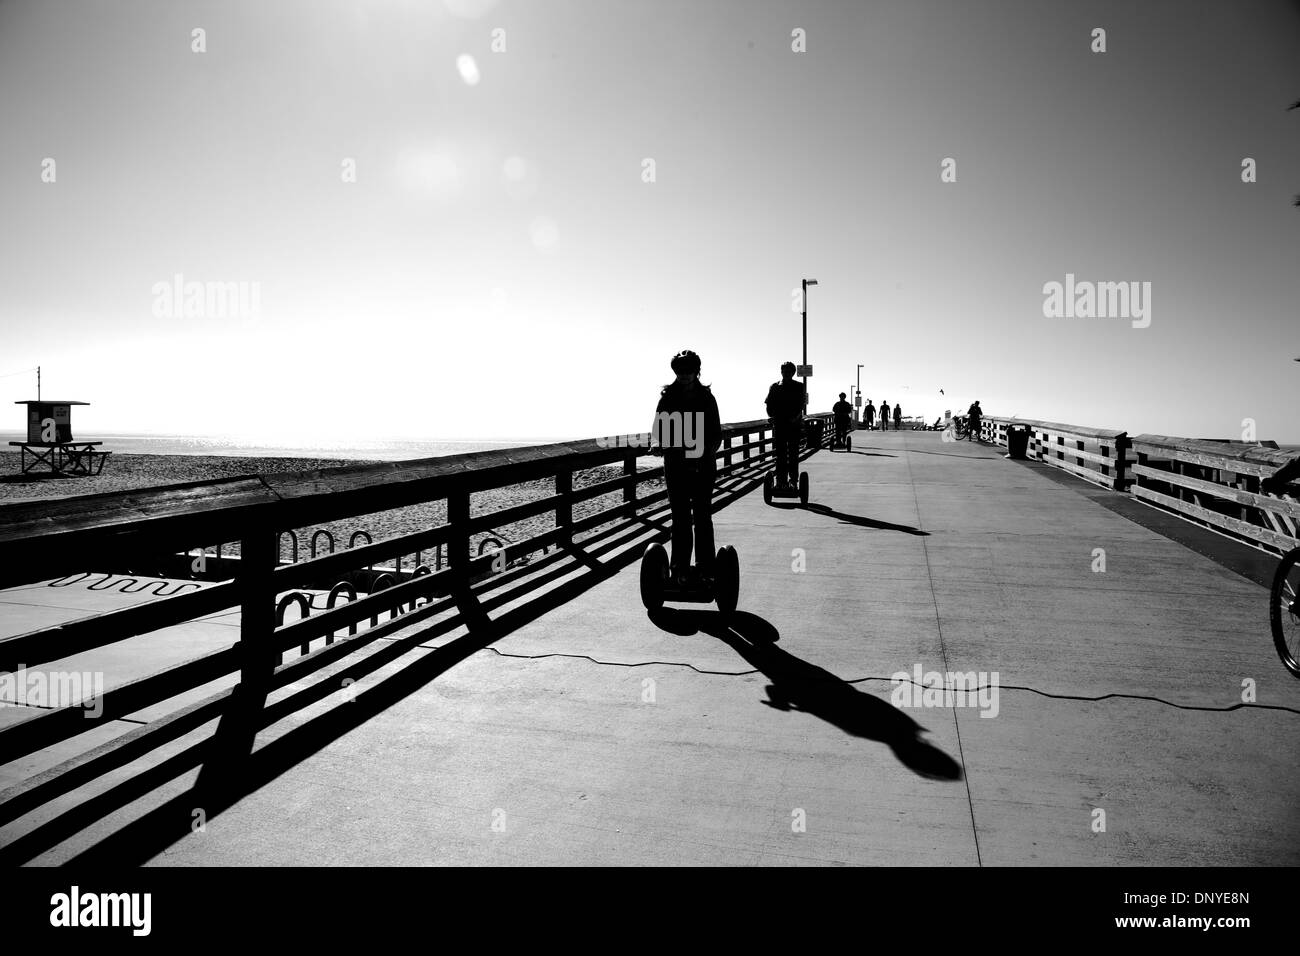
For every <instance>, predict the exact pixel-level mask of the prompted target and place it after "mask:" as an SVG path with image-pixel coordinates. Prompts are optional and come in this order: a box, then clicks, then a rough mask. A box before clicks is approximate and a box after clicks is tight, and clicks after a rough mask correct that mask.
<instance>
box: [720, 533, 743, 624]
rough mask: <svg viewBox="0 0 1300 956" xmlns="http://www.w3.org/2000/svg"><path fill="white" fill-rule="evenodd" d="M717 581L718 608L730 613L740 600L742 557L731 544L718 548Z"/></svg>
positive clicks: (724, 612)
mask: <svg viewBox="0 0 1300 956" xmlns="http://www.w3.org/2000/svg"><path fill="white" fill-rule="evenodd" d="M716 581H717V584H716V585H715V587H716V591H717V594H716V597H717V602H718V610H719V611H721V612H722V613H723V614H730V613H731V612H732V611H734V610H735V609H736V604H737V602H739V600H740V558H739V557H737V555H736V549H735V548H733V547H732V546H731V545H729V544H728V545H725V546H724V547H721V548H719V549H718V567H717V578H716Z"/></svg>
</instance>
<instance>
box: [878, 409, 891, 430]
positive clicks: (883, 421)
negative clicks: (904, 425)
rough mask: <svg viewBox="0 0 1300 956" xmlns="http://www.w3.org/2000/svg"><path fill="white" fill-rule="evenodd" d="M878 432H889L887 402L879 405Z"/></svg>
mask: <svg viewBox="0 0 1300 956" xmlns="http://www.w3.org/2000/svg"><path fill="white" fill-rule="evenodd" d="M880 430H881V431H882V432H887V431H889V402H881V403H880Z"/></svg>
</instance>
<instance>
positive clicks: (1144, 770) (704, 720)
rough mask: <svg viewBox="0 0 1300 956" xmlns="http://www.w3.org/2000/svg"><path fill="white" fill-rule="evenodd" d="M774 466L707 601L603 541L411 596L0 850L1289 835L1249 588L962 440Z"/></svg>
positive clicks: (872, 843) (1295, 787)
mask: <svg viewBox="0 0 1300 956" xmlns="http://www.w3.org/2000/svg"><path fill="white" fill-rule="evenodd" d="M805 467H806V469H807V471H808V472H809V474H810V477H811V481H812V496H811V501H810V504H809V506H808V507H807V508H800V507H797V506H771V507H769V506H765V505H764V504H763V501H762V496H761V494H760V492H759V491H758V490H757V489H756V490H754V491H753V492H752V493H750V494H749V495H747V496H746V497H744V498H742V499H741V500H739V501H737V502H735V503H734V504H732V505H730V506H729V507H727V508H726V509H724V510H723V511H721V512H719V513H718V515H716V517H715V523H716V527H717V531H718V539H719V542H720V543H732V544H734V545H735V546H736V547H737V549H738V550H739V552H740V559H741V566H742V586H741V600H740V607H741V612H742V613H740V614H738V615H737V616H736V617H735V618H734V619H733V621H732V622H731V624H730V626H728V625H725V624H724V623H723V622H722V621H721V619H720V618H719V616H718V615H717V614H716V613H715V612H714V611H713V610H712V609H710V608H705V607H701V606H695V607H693V608H692V607H689V606H681V608H682V609H680V610H676V611H670V612H667V613H665V614H664V615H663V616H661V617H659V618H657V619H655V620H652V619H651V618H650V617H648V616H647V615H646V613H645V611H644V610H643V609H642V608H641V605H640V600H639V597H638V581H637V571H638V569H637V566H636V564H635V563H631V564H628V565H627V566H625V567H624V568H623V569H622V570H621V571H620V572H619V573H617V574H614V575H612V576H608V577H606V578H604V579H602V580H600V581H599V583H596V584H595V585H594V586H590V587H588V588H586V589H585V590H583V591H581V593H579V594H577V596H576V597H573V598H572V599H570V600H567V601H566V602H565V603H563V604H561V605H560V606H559V607H557V608H555V609H553V610H550V611H548V612H547V613H544V614H542V615H541V616H539V617H536V619H535V620H532V621H530V622H527V623H524V624H523V625H522V626H519V627H514V628H512V629H510V630H509V631H508V632H507V633H505V634H504V635H503V636H499V637H497V638H496V639H495V640H494V641H492V642H491V643H490V644H488V645H487V646H483V645H484V644H485V642H484V641H483V640H477V641H476V640H475V638H474V637H473V636H466V632H465V629H464V628H463V627H450V628H446V627H444V628H442V629H441V630H439V629H437V628H433V629H431V628H430V626H429V625H428V624H423V625H414V626H411V627H409V628H407V629H405V630H404V631H402V632H399V633H398V634H396V635H395V636H393V637H392V638H389V639H385V640H382V641H375V642H373V643H371V644H369V645H367V646H366V647H364V648H362V649H360V650H358V651H357V653H356V654H355V655H352V656H350V657H348V658H346V659H345V660H343V661H341V662H339V663H338V664H335V665H332V666H331V667H329V668H326V669H325V670H323V671H321V672H319V673H317V674H316V675H314V677H313V678H312V679H310V680H307V681H304V682H302V683H299V684H295V685H293V686H291V687H289V688H286V689H284V690H282V691H279V692H277V693H276V694H275V695H274V696H273V697H272V699H271V702H270V705H271V706H272V707H276V706H277V705H278V706H279V707H280V708H281V709H280V710H278V711H277V714H278V715H280V719H279V720H278V722H276V723H275V724H274V725H273V726H271V727H269V728H267V729H266V730H264V731H262V732H261V733H260V734H259V735H258V737H257V741H256V750H255V753H254V755H253V757H252V758H251V759H247V760H245V761H243V762H235V763H233V764H230V765H229V766H223V767H222V770H221V774H220V775H223V776H222V779H223V780H225V781H227V782H228V783H229V786H230V787H232V788H233V792H229V793H228V797H229V798H228V799H220V800H216V801H213V800H211V798H210V796H208V795H210V794H211V793H212V792H213V791H212V789H211V787H210V786H208V785H207V784H205V783H204V781H202V780H200V779H199V775H200V766H199V762H197V761H195V760H193V759H187V756H186V755H187V754H188V753H190V752H191V748H193V747H194V746H195V745H196V744H198V743H200V742H201V741H203V740H204V739H206V738H208V737H210V736H211V734H212V731H213V727H214V726H215V724H214V723H213V722H208V723H205V724H204V725H203V726H201V727H197V728H195V729H193V730H192V731H190V732H188V733H186V734H183V735H181V736H178V737H176V739H174V740H172V741H170V742H168V743H165V744H163V745H161V746H158V747H155V748H153V749H151V750H150V752H149V753H148V754H147V755H146V756H143V757H141V758H140V759H138V760H135V761H134V762H132V763H130V764H126V765H123V766H119V767H112V768H110V769H108V770H107V771H106V772H104V773H102V774H100V775H99V776H97V777H96V779H95V780H93V781H90V782H88V783H86V784H84V785H83V786H81V787H80V788H79V789H77V790H74V791H72V792H70V793H67V794H62V795H58V796H56V797H54V798H51V799H49V800H47V801H45V802H43V803H42V804H41V805H40V806H38V807H35V808H33V809H32V810H31V812H28V813H26V814H25V815H24V816H23V817H21V818H20V819H17V820H7V819H6V820H5V821H4V825H3V826H0V853H4V852H8V853H9V854H10V856H11V857H14V858H16V861H17V862H27V861H33V862H40V863H53V862H60V861H64V860H68V859H73V858H80V859H82V860H94V859H96V858H97V857H96V854H100V855H101V857H100V858H111V859H113V860H115V861H121V862H148V861H152V862H156V863H165V864H173V865H176V864H182V865H185V864H197V865H211V864H256V865H265V864H308V865H313V864H332V863H339V864H574V865H583V864H607V865H640V864H706V865H707V864H832V863H834V864H886V865H900V864H901V865H912V864H917V865H944V864H954V865H977V864H982V865H986V866H987V865H1060V864H1106V863H1114V864H1122V865H1138V864H1143V865H1145V864H1174V865H1179V864H1188V865H1199V864H1224V865H1226V864H1290V865H1294V864H1296V863H1297V862H1300V773H1298V772H1297V771H1298V770H1300V682H1297V681H1295V680H1294V679H1293V678H1291V677H1290V676H1289V675H1288V674H1287V672H1286V671H1285V670H1284V669H1283V667H1282V665H1281V664H1280V663H1279V662H1278V660H1277V659H1276V657H1275V656H1274V654H1273V650H1272V643H1271V639H1270V637H1269V631H1268V618H1267V593H1266V592H1265V591H1264V590H1263V589H1262V588H1260V587H1259V586H1258V585H1256V584H1253V583H1251V582H1250V581H1248V580H1246V579H1244V578H1242V577H1240V576H1238V575H1236V574H1234V573H1233V572H1231V571H1228V570H1226V569H1225V568H1223V567H1221V566H1220V565H1219V564H1216V563H1215V562H1214V561H1212V560H1210V559H1209V558H1207V557H1204V556H1202V555H1200V554H1197V553H1195V552H1193V551H1191V550H1189V549H1188V548H1186V547H1184V546H1182V545H1180V544H1177V543H1175V542H1173V541H1171V540H1169V539H1167V538H1164V537H1162V536H1160V535H1158V534H1157V533H1155V532H1154V531H1151V530H1148V529H1147V528H1144V527H1142V526H1140V525H1138V524H1135V523H1133V522H1132V521H1129V520H1127V519H1126V518H1124V517H1122V516H1121V515H1119V514H1116V513H1115V512H1113V511H1111V510H1109V509H1107V508H1105V507H1103V506H1102V505H1101V504H1099V503H1098V502H1097V500H1095V498H1096V496H1095V495H1089V494H1083V493H1080V491H1083V490H1087V489H1088V488H1089V486H1087V485H1086V484H1085V483H1083V482H1082V481H1079V482H1077V486H1078V490H1076V489H1075V487H1072V486H1071V484H1069V483H1062V482H1061V481H1060V480H1059V479H1057V478H1056V477H1055V476H1053V475H1049V474H1045V473H1044V472H1045V469H1046V466H1043V465H1039V464H1032V463H1022V462H1011V461H1007V460H1005V459H1003V458H1002V456H1001V453H1000V452H999V451H997V450H995V449H992V448H990V447H980V446H971V445H969V444H968V443H965V442H962V443H956V444H950V443H944V442H941V441H940V440H939V437H938V435H937V434H936V433H932V432H889V433H884V434H881V433H863V432H859V433H858V434H857V436H856V437H855V447H854V450H853V452H852V453H848V454H845V453H832V452H826V451H823V452H819V453H818V454H816V455H814V456H813V457H812V458H810V459H808V461H807V462H806V463H805ZM644 540H646V537H645V536H644V535H643V536H642V537H641V538H640V539H638V541H636V542H634V543H631V544H629V547H634V548H636V549H637V552H638V553H639V549H640V547H641V546H642V545H641V543H640V542H642V541H644ZM1097 549H1103V550H1104V561H1105V564H1104V567H1105V570H1104V571H1099V570H1094V568H1095V567H1099V555H1100V552H1098V551H1097ZM586 573H588V572H586V571H584V570H583V569H582V567H581V566H575V570H574V571H573V574H572V575H571V576H570V579H577V578H581V577H582V576H583V575H584V574H586ZM538 593H539V592H534V593H533V594H530V595H528V596H527V598H526V599H520V600H519V601H516V602H515V603H514V604H512V605H510V607H525V608H526V607H527V601H528V600H535V599H536V598H537V595H538ZM0 598H3V595H0ZM494 616H495V613H494ZM229 623H230V621H229V619H228V618H223V619H222V620H221V625H220V626H226V625H228V624H229ZM209 626H218V625H216V624H213V625H209ZM467 645H468V647H467ZM439 648H441V649H439ZM918 667H919V669H920V671H921V672H922V673H924V672H929V671H937V672H949V671H952V672H972V671H973V672H976V673H977V674H980V675H986V676H985V678H984V685H985V687H986V694H985V696H984V698H983V699H982V700H979V701H977V700H975V699H972V700H970V701H968V702H965V701H956V700H951V699H950V700H949V701H943V700H938V701H936V702H935V703H936V704H937V706H928V707H926V706H907V707H900V706H895V704H894V703H893V702H891V697H893V695H894V693H895V687H894V685H893V684H891V682H890V677H891V675H893V674H895V673H896V672H900V671H903V672H907V673H908V674H909V675H911V674H914V673H915V671H916V670H917V668H918ZM322 675H325V676H322ZM348 677H351V678H352V679H353V680H355V683H352V684H351V686H349V687H347V688H345V689H338V690H334V691H333V693H331V694H330V695H329V696H327V697H323V698H321V695H320V694H317V695H316V699H310V700H308V699H306V698H308V697H309V696H310V694H309V691H310V688H311V686H312V685H313V684H316V683H317V682H321V681H328V682H330V684H329V686H330V687H331V688H333V687H341V686H342V683H343V679H344V678H348ZM1243 681H1251V682H1253V684H1254V688H1255V694H1256V702H1255V704H1254V705H1252V706H1247V707H1237V705H1239V704H1240V703H1241V702H1242V693H1243V690H1242V687H1243ZM994 682H996V691H995V692H994V690H993V688H992V686H991V685H993V684H994ZM295 695H296V696H295ZM917 697H918V699H917V701H916V702H915V703H917V704H920V703H923V702H924V698H921V695H920V694H919V693H918V695H917ZM957 703H970V704H971V705H972V706H956V704H957ZM976 704H982V706H975V705H976ZM994 707H996V715H995V716H994ZM1234 708H1236V709H1234ZM981 713H986V714H988V716H981ZM131 732H132V733H139V729H138V728H135V729H133V730H132V731H131ZM87 736H89V735H87ZM46 756H47V757H48V755H46ZM66 756H67V754H66V753H64V754H61V755H60V759H62V758H63V757H66ZM50 762H51V761H50V760H48V759H47V760H46V762H45V763H44V764H40V762H39V761H38V764H37V765H38V766H41V767H43V766H48V765H49V763H50ZM54 762H57V761H54ZM209 763H211V762H209ZM207 773H208V779H209V780H210V779H211V778H212V776H213V775H214V770H213V767H212V766H209V767H208V768H207ZM232 780H233V781H237V782H236V783H230V781H232ZM196 781H197V783H196ZM221 792H222V793H227V791H221ZM204 801H207V802H208V803H209V804H210V805H207V806H204V805H203V803H204ZM195 811H202V812H201V813H199V814H196V812H195ZM200 817H201V818H202V820H203V826H202V827H201V828H197V827H195V826H191V825H190V824H191V821H192V820H194V819H199V818H200ZM1103 825H1104V830H1103V829H1102V826H1103Z"/></svg>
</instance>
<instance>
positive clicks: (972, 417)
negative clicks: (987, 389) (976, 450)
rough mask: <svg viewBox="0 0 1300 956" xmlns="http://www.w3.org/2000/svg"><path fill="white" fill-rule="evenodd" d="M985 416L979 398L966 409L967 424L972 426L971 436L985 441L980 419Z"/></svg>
mask: <svg viewBox="0 0 1300 956" xmlns="http://www.w3.org/2000/svg"><path fill="white" fill-rule="evenodd" d="M983 417H984V409H982V408H980V402H979V399H978V398H977V399H975V401H974V402H972V403H971V407H970V408H968V409H967V410H966V424H967V425H969V426H970V437H971V438H973V439H975V440H976V441H983V440H984V438H983V436H982V434H981V432H980V419H981V418H983Z"/></svg>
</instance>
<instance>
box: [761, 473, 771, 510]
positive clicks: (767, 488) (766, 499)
mask: <svg viewBox="0 0 1300 956" xmlns="http://www.w3.org/2000/svg"><path fill="white" fill-rule="evenodd" d="M771 503H772V476H771V475H768V476H767V477H766V478H764V479H763V504H765V505H770V504H771Z"/></svg>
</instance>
